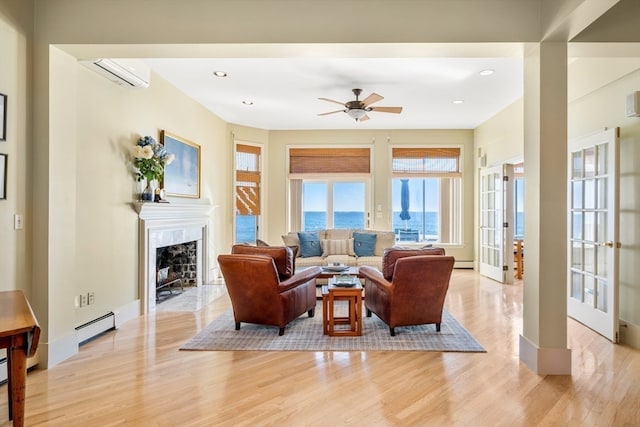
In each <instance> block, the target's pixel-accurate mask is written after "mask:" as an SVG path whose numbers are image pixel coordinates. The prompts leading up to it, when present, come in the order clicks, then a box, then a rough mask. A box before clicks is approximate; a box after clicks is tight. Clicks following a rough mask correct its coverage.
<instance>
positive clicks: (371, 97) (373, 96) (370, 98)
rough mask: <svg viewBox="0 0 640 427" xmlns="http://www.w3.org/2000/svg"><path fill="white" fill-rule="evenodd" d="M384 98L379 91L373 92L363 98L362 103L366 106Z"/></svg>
mask: <svg viewBox="0 0 640 427" xmlns="http://www.w3.org/2000/svg"><path fill="white" fill-rule="evenodd" d="M382 99H384V97H382V96H380V95H378V94H377V93H372V94H371V95H369V96H367V97H366V98H365V99H363V100H362V105H364V106H365V107H366V106H367V105H370V104H373V103H374V102H378V101H380V100H382Z"/></svg>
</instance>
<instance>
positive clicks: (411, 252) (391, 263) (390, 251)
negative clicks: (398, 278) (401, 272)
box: [382, 247, 445, 281]
mask: <svg viewBox="0 0 640 427" xmlns="http://www.w3.org/2000/svg"><path fill="white" fill-rule="evenodd" d="M420 255H445V251H444V248H438V247H425V248H420V249H400V248H387V249H386V250H385V251H384V254H383V255H382V275H383V276H384V278H385V279H386V280H389V281H391V280H392V279H393V270H394V269H395V267H396V261H397V260H398V259H399V258H404V257H408V256H420Z"/></svg>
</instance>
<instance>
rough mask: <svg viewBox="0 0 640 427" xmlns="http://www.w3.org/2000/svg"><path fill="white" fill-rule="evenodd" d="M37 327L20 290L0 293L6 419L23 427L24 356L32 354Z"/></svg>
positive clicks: (36, 340) (25, 361) (37, 335)
mask: <svg viewBox="0 0 640 427" xmlns="http://www.w3.org/2000/svg"><path fill="white" fill-rule="evenodd" d="M39 338H40V326H38V321H37V320H36V317H35V316H34V315H33V311H32V310H31V306H30V305H29V301H27V298H26V297H25V296H24V294H23V293H22V291H3V292H0V348H6V349H7V376H8V377H9V384H8V385H9V388H8V395H9V396H8V397H9V419H10V420H13V425H14V427H15V426H18V427H21V426H23V425H24V399H25V390H26V381H27V357H31V356H33V355H34V354H35V352H36V349H37V348H38V339H39Z"/></svg>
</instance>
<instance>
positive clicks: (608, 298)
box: [567, 128, 620, 342]
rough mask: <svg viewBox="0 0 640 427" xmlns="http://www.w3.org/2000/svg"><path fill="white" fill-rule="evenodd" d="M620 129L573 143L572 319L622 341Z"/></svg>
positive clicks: (570, 193)
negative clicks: (620, 304)
mask: <svg viewBox="0 0 640 427" xmlns="http://www.w3.org/2000/svg"><path fill="white" fill-rule="evenodd" d="M618 133H619V130H618V128H616V129H610V130H605V131H603V132H600V133H598V134H597V135H593V136H589V137H585V138H580V139H578V140H576V141H571V142H570V143H569V168H568V170H569V189H568V198H569V200H568V202H569V203H568V205H569V218H568V235H569V239H568V240H569V242H568V259H569V271H568V278H567V292H568V295H567V313H568V315H569V316H570V317H572V318H574V319H576V320H578V321H579V322H581V323H583V324H584V325H586V326H588V327H589V328H591V329H593V330H594V331H596V332H598V333H599V334H601V335H603V336H604V337H606V338H608V339H609V340H611V341H613V342H617V341H618V252H619V247H620V243H619V232H618V206H619V190H618V181H619V175H618V165H619V140H618Z"/></svg>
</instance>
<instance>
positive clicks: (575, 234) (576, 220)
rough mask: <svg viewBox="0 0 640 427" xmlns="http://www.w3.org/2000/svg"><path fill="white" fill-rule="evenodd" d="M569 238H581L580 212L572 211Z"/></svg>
mask: <svg viewBox="0 0 640 427" xmlns="http://www.w3.org/2000/svg"><path fill="white" fill-rule="evenodd" d="M571 217H572V221H573V225H572V227H571V238H572V239H576V240H582V212H574V213H573V214H572V215H571Z"/></svg>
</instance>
